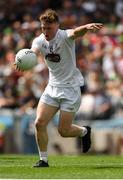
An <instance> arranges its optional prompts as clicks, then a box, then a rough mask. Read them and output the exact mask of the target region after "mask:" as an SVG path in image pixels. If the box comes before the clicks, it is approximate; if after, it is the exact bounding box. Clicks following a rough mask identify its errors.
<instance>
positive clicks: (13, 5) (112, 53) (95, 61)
mask: <svg viewBox="0 0 123 180" xmlns="http://www.w3.org/2000/svg"><path fill="white" fill-rule="evenodd" d="M47 8H52V9H55V10H56V11H57V12H58V14H59V17H60V23H61V28H62V29H66V28H74V27H76V26H80V25H84V24H86V23H91V22H99V23H103V24H104V26H103V28H102V29H101V31H100V32H98V33H97V32H95V33H87V34H86V35H85V36H84V37H83V38H81V39H78V40H77V41H76V60H77V66H78V67H79V69H80V71H81V72H82V74H83V76H84V78H85V87H84V88H82V89H81V90H82V94H83V95H82V103H81V107H80V109H79V111H78V113H77V117H76V118H84V119H91V120H96V119H109V118H110V117H112V116H115V115H116V114H117V115H122V114H123V83H122V82H123V0H103V1H102V0H57V1H51V0H1V1H0V109H1V108H6V109H12V110H13V109H17V108H19V110H20V111H21V112H25V111H26V110H27V109H28V108H35V107H36V106H37V102H38V100H39V98H40V96H41V94H42V92H43V91H44V89H45V87H46V85H47V82H48V70H47V67H46V65H45V63H44V61H43V59H42V58H41V57H40V56H39V57H38V59H39V62H40V63H39V64H38V65H37V66H36V67H35V68H34V69H33V70H31V71H28V72H18V71H15V70H14V68H13V67H12V64H13V62H14V59H15V54H16V53H17V52H18V51H19V50H20V49H22V48H30V47H31V42H32V40H33V38H34V37H36V36H38V35H39V34H40V33H41V28H40V22H39V16H40V14H41V13H43V12H44V10H45V9H47Z"/></svg>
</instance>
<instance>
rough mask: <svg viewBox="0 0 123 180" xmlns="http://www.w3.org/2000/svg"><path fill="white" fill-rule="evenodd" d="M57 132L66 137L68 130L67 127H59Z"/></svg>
mask: <svg viewBox="0 0 123 180" xmlns="http://www.w3.org/2000/svg"><path fill="white" fill-rule="evenodd" d="M58 132H59V134H60V135H61V136H62V137H68V130H67V129H64V128H59V129H58Z"/></svg>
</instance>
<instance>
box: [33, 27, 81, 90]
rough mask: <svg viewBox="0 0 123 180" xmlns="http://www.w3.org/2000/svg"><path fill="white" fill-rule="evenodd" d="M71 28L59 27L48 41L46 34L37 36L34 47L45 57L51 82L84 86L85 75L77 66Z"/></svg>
mask: <svg viewBox="0 0 123 180" xmlns="http://www.w3.org/2000/svg"><path fill="white" fill-rule="evenodd" d="M69 32H70V30H61V29H58V31H57V33H56V35H55V37H54V38H53V39H52V40H50V41H47V40H46V39H45V36H44V34H41V35H40V36H38V37H36V38H35V39H34V40H33V42H32V48H36V49H38V50H39V51H40V52H41V54H42V55H43V56H44V57H45V61H46V64H47V66H48V69H49V84H50V85H52V86H57V87H73V86H82V85H83V84H84V80H83V76H82V74H81V72H80V71H79V69H77V67H76V58H75V41H74V40H72V39H71V38H69Z"/></svg>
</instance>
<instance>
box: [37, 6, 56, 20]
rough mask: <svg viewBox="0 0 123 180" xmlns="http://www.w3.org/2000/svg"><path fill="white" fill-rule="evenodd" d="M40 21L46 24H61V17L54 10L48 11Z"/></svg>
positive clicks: (42, 15)
mask: <svg viewBox="0 0 123 180" xmlns="http://www.w3.org/2000/svg"><path fill="white" fill-rule="evenodd" d="M39 19H40V21H41V22H44V23H59V17H58V15H57V13H56V11H54V10H52V9H47V10H46V11H45V12H44V13H43V14H41V15H40V17H39Z"/></svg>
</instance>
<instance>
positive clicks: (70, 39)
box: [65, 29, 75, 45]
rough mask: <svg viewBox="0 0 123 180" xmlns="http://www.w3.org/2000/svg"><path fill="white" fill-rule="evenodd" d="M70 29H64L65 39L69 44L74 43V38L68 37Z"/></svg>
mask: <svg viewBox="0 0 123 180" xmlns="http://www.w3.org/2000/svg"><path fill="white" fill-rule="evenodd" d="M71 31H72V29H67V30H65V41H66V42H67V43H68V44H69V45H70V44H73V43H75V40H74V39H72V38H70V34H71Z"/></svg>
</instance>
